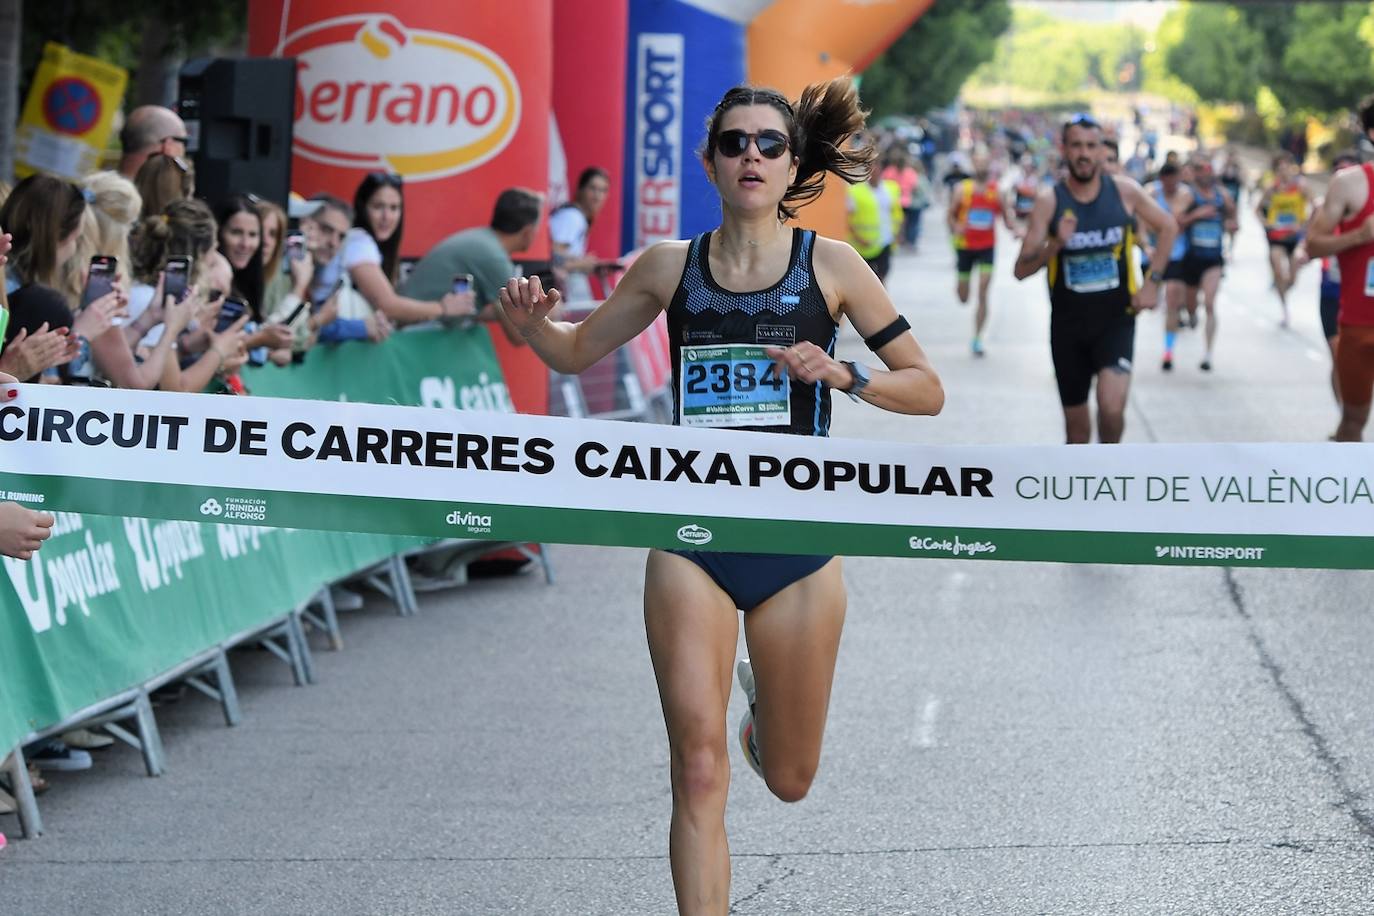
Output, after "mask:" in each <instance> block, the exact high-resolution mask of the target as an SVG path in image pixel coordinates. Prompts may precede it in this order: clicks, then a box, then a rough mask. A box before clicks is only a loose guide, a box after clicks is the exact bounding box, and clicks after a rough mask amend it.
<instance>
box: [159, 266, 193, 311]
mask: <svg viewBox="0 0 1374 916" xmlns="http://www.w3.org/2000/svg"><path fill="white" fill-rule="evenodd" d="M190 276H191V259H190V258H188V257H186V255H176V256H174V257H170V258H168V259H167V263H166V264H163V265H162V294H163V295H164V296H171V297H172V301H173V302H181V301H183V300H184V299H185V298H186V291H187V288H188V286H189V285H190V283H189V279H190Z"/></svg>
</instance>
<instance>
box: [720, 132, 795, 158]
mask: <svg viewBox="0 0 1374 916" xmlns="http://www.w3.org/2000/svg"><path fill="white" fill-rule="evenodd" d="M750 142H752V143H753V144H754V148H755V149H757V150H758V151H759V155H760V156H762V157H763V158H765V159H777V158H778V157H779V156H781V155H782V154H783V153H785V152H787V134H785V133H783V132H782V131H780V130H761V131H759V132H758V133H756V134H750V133H746V132H744V131H742V130H723V131H721V132H720V135H719V136H717V137H716V149H717V150H719V151H720V154H721V155H722V156H724V157H725V158H727V159H734V158H737V157H739V156H743V155H744V153H745V152H746V151H747V150H748V149H749V144H750Z"/></svg>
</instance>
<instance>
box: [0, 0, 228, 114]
mask: <svg viewBox="0 0 1374 916" xmlns="http://www.w3.org/2000/svg"><path fill="white" fill-rule="evenodd" d="M0 2H18V0H0ZM22 2H23V8H24V29H23V48H22V52H21V61H22V63H21V67H22V70H21V73H20V83H21V88H25V86H26V84H27V81H28V80H29V79H32V77H33V72H34V68H35V67H36V66H37V64H38V59H39V58H40V57H41V56H42V53H43V44H44V42H46V41H56V42H58V43H60V44H63V45H66V46H67V47H69V48H71V49H72V50H73V51H79V52H81V53H82V54H90V55H92V56H94V57H100V58H102V59H104V60H107V61H109V62H110V63H112V64H116V65H118V66H120V67H124V68H125V69H127V70H130V71H131V75H132V80H131V82H130V91H129V92H128V93H127V94H126V98H125V103H126V105H128V106H129V107H133V106H134V105H141V104H158V105H162V104H166V103H167V102H169V101H171V100H170V99H169V98H167V87H168V85H169V76H170V71H169V68H170V67H171V66H173V65H174V64H175V63H176V61H177V60H179V59H185V58H186V57H190V56H193V55H196V54H201V53H205V52H206V51H207V50H208V49H210V48H212V47H215V46H217V45H239V44H241V43H242V40H243V35H244V32H245V30H246V28H247V22H248V2H247V0H196V2H194V3H185V2H182V0H139V2H138V3H137V4H130V3H118V2H116V3H52V2H47V0H22ZM0 79H3V74H0ZM3 90H4V86H3V85H0V91H3Z"/></svg>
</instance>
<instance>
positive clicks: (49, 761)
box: [29, 741, 91, 771]
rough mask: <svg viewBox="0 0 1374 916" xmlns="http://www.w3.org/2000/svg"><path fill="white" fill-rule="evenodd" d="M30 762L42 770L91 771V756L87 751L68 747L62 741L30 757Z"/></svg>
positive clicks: (51, 744) (47, 746)
mask: <svg viewBox="0 0 1374 916" xmlns="http://www.w3.org/2000/svg"><path fill="white" fill-rule="evenodd" d="M29 760H30V761H31V762H32V763H35V764H37V765H38V768H39V769H40V770H65V771H71V770H89V769H90V768H91V755H90V754H88V753H86V752H85V751H78V750H76V749H75V748H70V747H67V746H66V745H65V744H63V743H62V742H61V741H53V742H50V743H49V744H46V745H44V747H43V748H42V749H40V750H38V751H35V752H34V753H32V754H30V755H29Z"/></svg>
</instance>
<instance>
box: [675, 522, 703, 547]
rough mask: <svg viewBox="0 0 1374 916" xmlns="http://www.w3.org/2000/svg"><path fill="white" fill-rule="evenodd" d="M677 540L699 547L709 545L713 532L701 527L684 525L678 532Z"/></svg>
mask: <svg viewBox="0 0 1374 916" xmlns="http://www.w3.org/2000/svg"><path fill="white" fill-rule="evenodd" d="M677 539H678V540H679V541H682V542H683V543H685V544H696V545H697V546H700V545H702V544H709V543H711V531H710V529H709V528H703V527H701V526H700V525H683V526H682V527H681V528H679V529H678V530H677Z"/></svg>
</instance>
